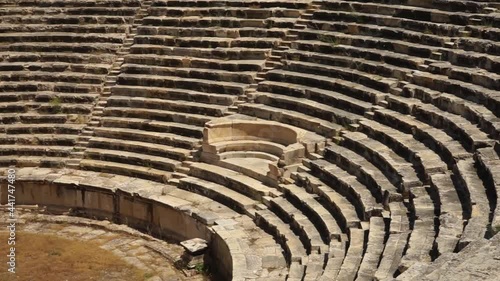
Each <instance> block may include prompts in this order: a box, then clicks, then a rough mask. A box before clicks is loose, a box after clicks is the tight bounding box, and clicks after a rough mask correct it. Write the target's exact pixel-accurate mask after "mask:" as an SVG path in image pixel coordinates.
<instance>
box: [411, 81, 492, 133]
mask: <svg viewBox="0 0 500 281" xmlns="http://www.w3.org/2000/svg"><path fill="white" fill-rule="evenodd" d="M402 96H404V97H409V98H416V99H419V100H421V101H423V102H424V103H430V104H432V105H434V106H436V107H437V108H439V109H441V110H443V111H447V112H449V113H453V114H456V115H460V116H462V117H463V118H465V119H467V120H469V121H470V122H471V123H473V124H478V125H479V128H480V129H481V130H482V131H483V132H485V133H487V134H491V135H493V136H497V135H498V132H499V131H500V124H499V119H498V117H496V116H495V115H494V114H493V112H491V110H489V109H487V108H486V107H484V106H482V105H480V104H477V103H475V102H472V101H469V100H465V99H462V98H460V97H457V96H455V95H454V94H448V93H443V92H438V91H434V90H431V89H428V88H425V87H420V86H416V85H413V84H411V85H407V86H404V87H403V92H402Z"/></svg>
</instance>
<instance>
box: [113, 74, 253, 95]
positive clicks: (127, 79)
mask: <svg viewBox="0 0 500 281" xmlns="http://www.w3.org/2000/svg"><path fill="white" fill-rule="evenodd" d="M117 82H118V84H120V85H133V86H150V87H151V86H153V87H165V88H180V89H187V90H195V91H201V92H210V93H221V94H227V95H241V94H243V93H244V91H245V88H247V87H248V85H247V84H241V83H234V82H220V81H211V80H205V79H192V78H183V77H177V76H156V75H140V74H120V75H119V76H118V81H117Z"/></svg>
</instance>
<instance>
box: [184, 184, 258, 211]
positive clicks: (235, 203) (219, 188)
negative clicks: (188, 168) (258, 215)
mask: <svg viewBox="0 0 500 281" xmlns="http://www.w3.org/2000/svg"><path fill="white" fill-rule="evenodd" d="M178 186H179V188H181V189H185V190H188V191H191V192H195V193H197V194H200V195H203V196H206V197H208V198H211V199H213V200H215V201H217V202H219V203H221V204H224V205H226V206H228V207H230V208H231V209H233V210H235V211H237V212H240V213H247V214H249V215H250V216H251V217H253V216H254V215H253V214H252V209H253V208H254V206H255V205H256V204H257V203H258V202H257V201H255V200H253V199H251V198H250V197H247V196H245V195H243V194H241V193H239V192H237V191H233V190H232V189H229V188H227V187H224V186H223V185H220V184H217V183H214V182H210V181H206V180H203V179H199V178H193V177H185V178H181V179H180V180H179V185H178Z"/></svg>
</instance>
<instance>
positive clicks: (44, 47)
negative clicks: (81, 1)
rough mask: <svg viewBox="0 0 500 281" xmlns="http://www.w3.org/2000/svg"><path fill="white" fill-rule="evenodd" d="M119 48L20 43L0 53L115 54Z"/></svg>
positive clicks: (116, 44)
mask: <svg viewBox="0 0 500 281" xmlns="http://www.w3.org/2000/svg"><path fill="white" fill-rule="evenodd" d="M120 46H121V44H119V43H98V44H94V43H84V42H82V43H66V42H26V43H24V42H22V43H12V44H10V45H6V46H5V47H4V48H0V51H2V52H5V51H12V52H31V53H47V52H53V53H83V54H99V53H116V52H117V51H118V49H119V48H120Z"/></svg>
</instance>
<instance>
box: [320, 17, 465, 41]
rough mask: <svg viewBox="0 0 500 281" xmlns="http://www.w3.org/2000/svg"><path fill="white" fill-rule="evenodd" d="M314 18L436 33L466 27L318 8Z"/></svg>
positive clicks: (454, 33) (456, 31) (445, 33)
mask: <svg viewBox="0 0 500 281" xmlns="http://www.w3.org/2000/svg"><path fill="white" fill-rule="evenodd" d="M313 15H314V18H315V19H318V20H327V19H328V18H330V19H335V20H339V21H344V22H359V23H366V24H376V25H380V26H390V27H402V28H404V29H405V30H413V31H419V32H422V33H428V32H431V33H432V34H435V35H443V36H450V37H451V36H458V35H459V34H460V32H461V31H462V30H465V29H466V27H464V26H460V25H454V24H444V23H435V22H430V21H424V20H418V19H407V18H400V17H392V16H387V15H380V14H374V13H360V12H355V11H349V12H346V11H332V10H316V11H314V14H313Z"/></svg>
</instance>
